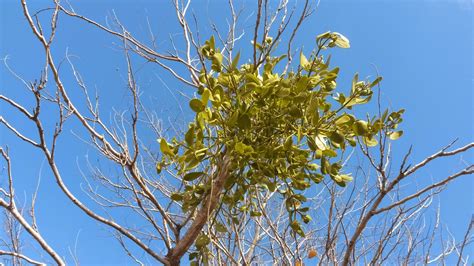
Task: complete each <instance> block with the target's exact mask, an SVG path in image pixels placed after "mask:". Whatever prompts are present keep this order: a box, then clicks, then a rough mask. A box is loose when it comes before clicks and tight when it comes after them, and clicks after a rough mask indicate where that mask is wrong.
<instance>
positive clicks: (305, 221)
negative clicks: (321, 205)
mask: <svg viewBox="0 0 474 266" xmlns="http://www.w3.org/2000/svg"><path fill="white" fill-rule="evenodd" d="M301 219H303V222H304V223H305V224H307V223H309V222H311V220H313V218H311V216H310V215H309V214H306V215H303V216H302V217H301Z"/></svg>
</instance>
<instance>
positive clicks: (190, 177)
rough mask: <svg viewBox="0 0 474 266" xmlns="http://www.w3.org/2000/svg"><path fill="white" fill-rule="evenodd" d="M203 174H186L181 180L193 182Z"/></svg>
mask: <svg viewBox="0 0 474 266" xmlns="http://www.w3.org/2000/svg"><path fill="white" fill-rule="evenodd" d="M203 175H204V173H203V172H192V173H188V174H186V175H185V176H184V177H183V180H185V181H193V180H196V179H197V178H199V177H201V176H203Z"/></svg>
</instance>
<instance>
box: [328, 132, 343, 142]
mask: <svg viewBox="0 0 474 266" xmlns="http://www.w3.org/2000/svg"><path fill="white" fill-rule="evenodd" d="M329 139H330V140H331V141H333V142H335V143H338V144H341V143H343V142H344V135H342V134H341V133H339V132H337V131H334V132H332V133H331V135H330V136H329Z"/></svg>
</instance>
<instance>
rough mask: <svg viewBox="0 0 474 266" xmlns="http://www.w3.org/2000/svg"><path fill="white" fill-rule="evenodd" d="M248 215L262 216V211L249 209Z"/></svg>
mask: <svg viewBox="0 0 474 266" xmlns="http://www.w3.org/2000/svg"><path fill="white" fill-rule="evenodd" d="M250 216H251V217H258V216H262V213H261V212H258V211H251V212H250Z"/></svg>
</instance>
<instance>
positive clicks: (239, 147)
mask: <svg viewBox="0 0 474 266" xmlns="http://www.w3.org/2000/svg"><path fill="white" fill-rule="evenodd" d="M235 151H236V152H237V153H240V154H242V155H246V154H250V153H252V152H253V148H252V147H250V146H248V145H245V144H244V143H242V142H237V143H236V144H235Z"/></svg>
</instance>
